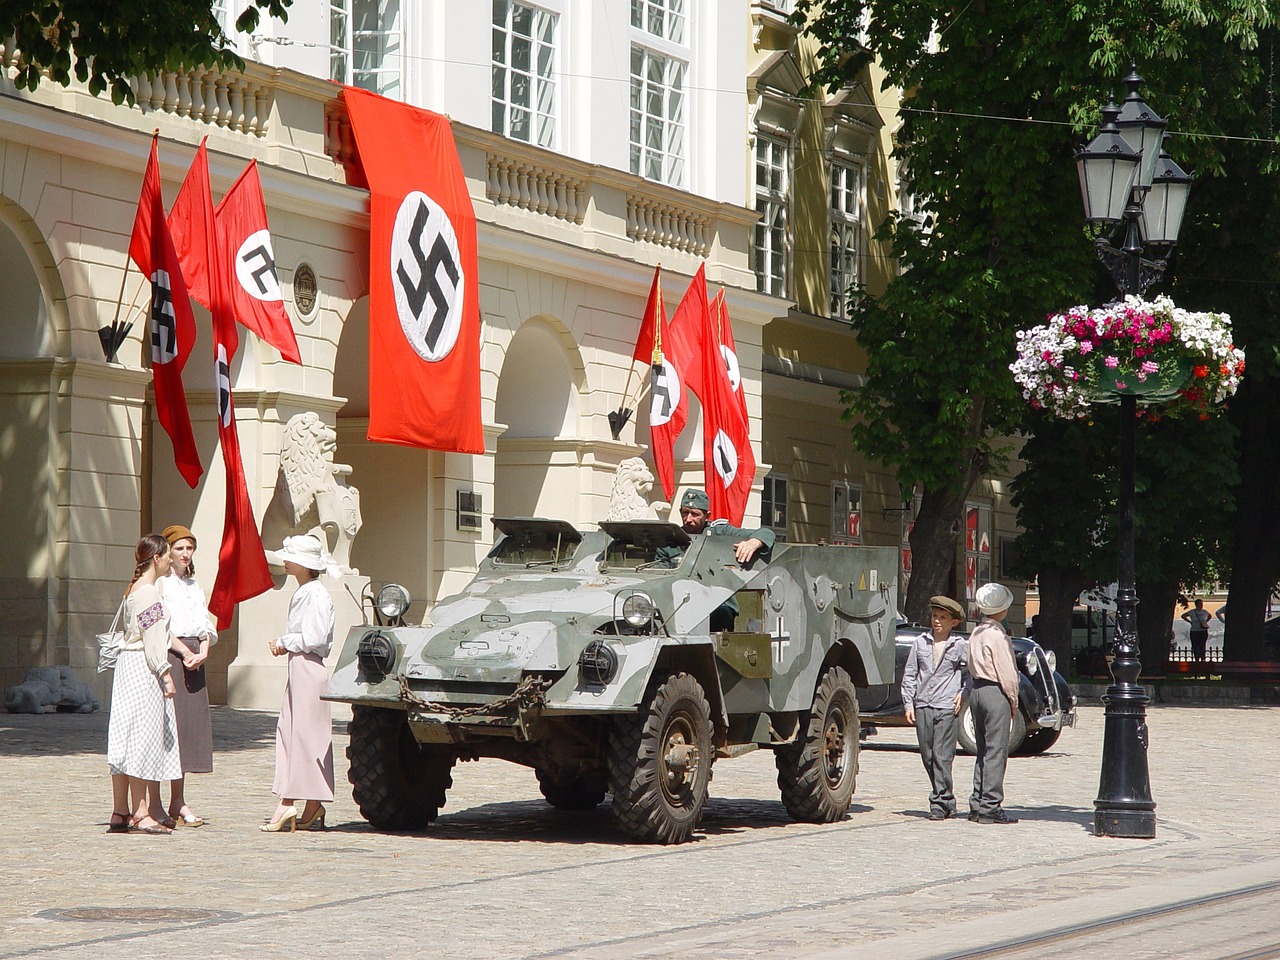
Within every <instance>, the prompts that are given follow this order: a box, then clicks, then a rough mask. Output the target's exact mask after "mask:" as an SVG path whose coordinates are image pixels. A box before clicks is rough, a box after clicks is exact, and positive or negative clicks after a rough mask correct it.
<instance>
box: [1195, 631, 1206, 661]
mask: <svg viewBox="0 0 1280 960" xmlns="http://www.w3.org/2000/svg"><path fill="white" fill-rule="evenodd" d="M1208 645H1209V631H1208V630H1192V631H1191V655H1192V656H1193V657H1195V658H1196V659H1197V660H1203V659H1204V650H1205V647H1207V646H1208Z"/></svg>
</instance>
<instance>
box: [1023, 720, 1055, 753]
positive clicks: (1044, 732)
mask: <svg viewBox="0 0 1280 960" xmlns="http://www.w3.org/2000/svg"><path fill="white" fill-rule="evenodd" d="M1060 736H1062V731H1061V730H1055V729H1053V727H1040V728H1038V729H1036V730H1028V731H1027V736H1026V738H1025V739H1024V740H1023V741H1022V746H1020V747H1019V748H1018V756H1020V757H1034V756H1036V755H1037V754H1041V753H1044V752H1045V751H1046V750H1048V749H1049V748H1050V747H1052V746H1053V745H1054V744H1055V743H1057V742H1058V738H1059V737H1060Z"/></svg>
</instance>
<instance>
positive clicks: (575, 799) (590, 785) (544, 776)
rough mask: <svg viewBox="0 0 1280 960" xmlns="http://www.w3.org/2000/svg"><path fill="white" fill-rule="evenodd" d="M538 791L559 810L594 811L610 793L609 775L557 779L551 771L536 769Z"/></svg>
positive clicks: (592, 774)
mask: <svg viewBox="0 0 1280 960" xmlns="http://www.w3.org/2000/svg"><path fill="white" fill-rule="evenodd" d="M533 772H534V774H535V775H536V776H537V778H538V789H539V790H541V791H542V795H543V796H544V797H545V798H546V800H547V803H549V804H551V805H552V806H553V807H555V808H556V809H557V810H592V809H594V808H596V807H598V806H600V804H601V803H603V802H604V795H605V794H606V793H607V792H608V789H609V782H608V775H607V774H605V773H579V774H573V775H570V776H568V777H555V776H553V775H552V774H551V772H550V771H547V770H542V769H535V770H534V771H533Z"/></svg>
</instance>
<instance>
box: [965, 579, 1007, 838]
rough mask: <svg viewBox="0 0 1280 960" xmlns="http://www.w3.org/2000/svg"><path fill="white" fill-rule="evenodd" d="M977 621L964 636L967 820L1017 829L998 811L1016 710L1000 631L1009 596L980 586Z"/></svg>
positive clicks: (989, 586)
mask: <svg viewBox="0 0 1280 960" xmlns="http://www.w3.org/2000/svg"><path fill="white" fill-rule="evenodd" d="M974 603H975V605H976V606H977V608H978V611H979V612H980V613H981V614H982V616H983V619H982V622H981V623H980V624H978V626H977V628H976V629H975V630H974V631H973V633H971V634H969V674H970V676H971V677H972V678H973V693H972V694H970V697H969V712H970V714H972V716H973V732H974V741H975V743H976V745H977V757H975V759H974V763H973V794H972V795H971V796H970V797H969V819H970V820H972V821H974V822H975V823H1017V822H1018V821H1017V820H1016V819H1014V818H1013V817H1011V816H1009V815H1008V814H1007V813H1005V811H1004V806H1003V804H1004V768H1005V765H1006V764H1007V763H1008V761H1009V724H1010V721H1011V720H1012V719H1013V711H1014V710H1017V709H1018V662H1017V660H1016V659H1015V657H1014V654H1013V643H1012V642H1010V640H1009V631H1008V630H1006V629H1005V627H1004V623H1002V622H1001V621H1003V620H1004V618H1005V616H1006V615H1007V614H1008V613H1009V605H1010V604H1011V603H1013V594H1012V593H1010V592H1009V588H1008V587H1006V586H1005V585H1004V584H1001V583H984V584H983V585H982V586H981V587H979V588H978V592H977V594H976V595H975V596H974Z"/></svg>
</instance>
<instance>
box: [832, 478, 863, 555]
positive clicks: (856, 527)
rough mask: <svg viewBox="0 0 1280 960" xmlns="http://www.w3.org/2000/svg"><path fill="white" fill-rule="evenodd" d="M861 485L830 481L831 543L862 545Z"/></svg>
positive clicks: (847, 481)
mask: <svg viewBox="0 0 1280 960" xmlns="http://www.w3.org/2000/svg"><path fill="white" fill-rule="evenodd" d="M862 519H863V515H862V484H860V483H852V482H851V481H849V480H832V481H831V542H832V543H843V544H850V545H854V546H857V545H859V544H861V543H862Z"/></svg>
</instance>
